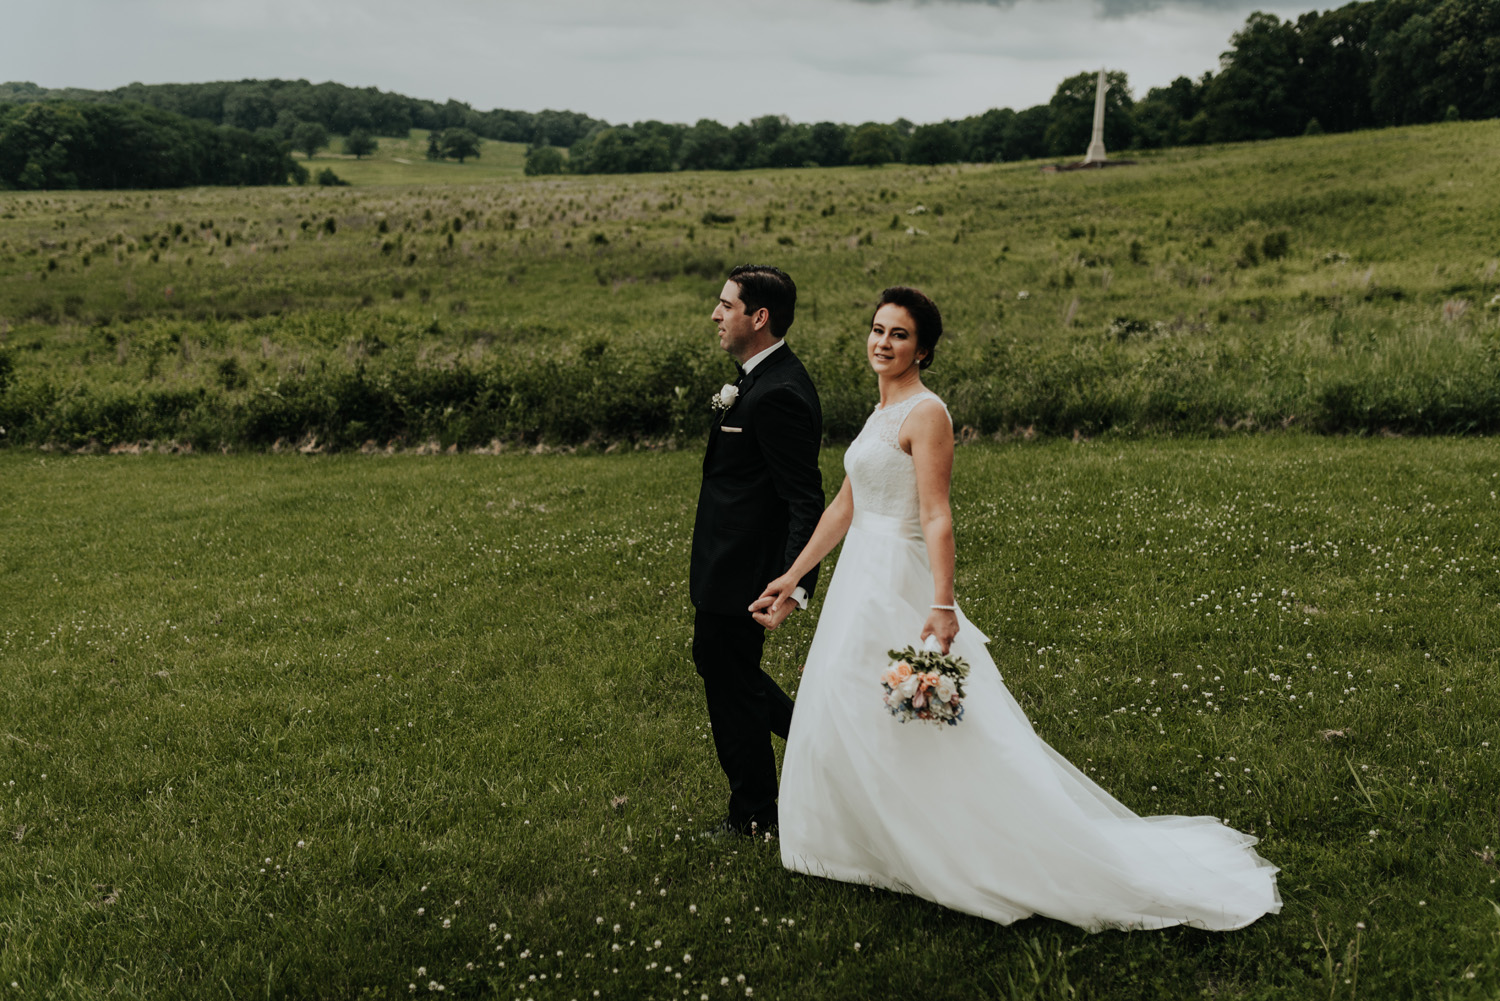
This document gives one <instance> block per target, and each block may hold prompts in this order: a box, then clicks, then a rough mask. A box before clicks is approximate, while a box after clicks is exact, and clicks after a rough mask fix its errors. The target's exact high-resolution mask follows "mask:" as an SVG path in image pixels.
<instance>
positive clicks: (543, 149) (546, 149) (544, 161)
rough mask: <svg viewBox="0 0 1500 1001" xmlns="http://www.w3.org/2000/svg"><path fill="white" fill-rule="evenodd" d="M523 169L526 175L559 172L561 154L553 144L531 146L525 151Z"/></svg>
mask: <svg viewBox="0 0 1500 1001" xmlns="http://www.w3.org/2000/svg"><path fill="white" fill-rule="evenodd" d="M523 169H524V170H525V173H526V176H527V177H535V176H537V175H538V174H561V173H562V169H563V155H562V153H561V152H559V151H558V149H557V147H555V146H533V147H532V148H531V149H529V150H527V152H526V166H525V167H524V168H523Z"/></svg>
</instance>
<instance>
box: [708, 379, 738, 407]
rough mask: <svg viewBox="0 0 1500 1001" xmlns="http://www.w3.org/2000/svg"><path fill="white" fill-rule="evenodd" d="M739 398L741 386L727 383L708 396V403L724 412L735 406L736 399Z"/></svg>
mask: <svg viewBox="0 0 1500 1001" xmlns="http://www.w3.org/2000/svg"><path fill="white" fill-rule="evenodd" d="M739 398H740V387H738V386H735V385H726V386H725V387H724V388H723V389H721V390H719V391H718V392H717V393H715V394H714V395H712V396H710V397H709V398H708V405H709V406H711V407H713V408H714V409H715V410H716V411H718V412H719V413H721V414H722V413H723V412H724V411H726V410H728V409H729V408H730V407H732V406H734V401H735V400H738V399H739Z"/></svg>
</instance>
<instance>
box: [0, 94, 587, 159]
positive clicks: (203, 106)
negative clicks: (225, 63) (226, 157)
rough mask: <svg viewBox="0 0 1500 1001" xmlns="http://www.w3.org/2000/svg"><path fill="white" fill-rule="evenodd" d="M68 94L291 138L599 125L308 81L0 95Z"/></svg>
mask: <svg viewBox="0 0 1500 1001" xmlns="http://www.w3.org/2000/svg"><path fill="white" fill-rule="evenodd" d="M57 99H62V100H68V101H76V102H86V103H106V104H108V103H132V104H142V105H145V106H147V107H152V108H160V109H161V110H163V111H171V112H175V113H176V114H179V115H185V116H186V117H188V118H199V119H203V120H204V121H208V122H212V123H213V124H215V125H228V126H232V127H234V128H238V129H244V130H245V131H247V132H255V131H258V130H262V129H269V130H273V131H275V132H276V133H277V134H279V135H281V136H282V137H283V138H287V139H290V138H291V136H292V134H293V133H294V132H295V131H296V130H297V128H298V126H300V125H304V124H316V125H320V126H322V127H323V128H324V129H325V130H327V131H328V132H331V133H334V134H336V135H348V134H350V133H352V132H356V131H363V132H367V133H370V134H373V135H382V136H405V135H407V134H408V133H410V131H411V130H412V129H414V128H415V129H428V130H430V131H434V132H441V131H443V130H446V129H468V130H469V131H471V132H473V133H474V134H475V135H478V136H482V137H483V138H486V139H494V140H498V141H500V142H520V143H530V144H533V145H551V146H571V145H572V144H573V143H575V142H577V141H578V139H579V138H580V137H581V136H582V135H584V133H586V132H587V131H588V130H589V129H590V128H592V127H594V126H596V125H603V124H604V123H603V122H599V121H597V120H595V119H593V118H590V117H589V116H588V115H584V114H579V113H578V112H574V111H540V112H535V113H533V112H529V111H508V110H505V109H503V108H497V109H495V110H493V111H475V110H474V109H473V108H471V107H470V106H469V105H468V104H465V103H464V102H462V101H453V100H449V101H446V102H444V103H442V104H439V103H437V102H435V101H426V100H420V99H418V98H413V97H405V96H403V95H401V94H393V93H388V92H386V91H382V90H378V89H376V88H374V87H346V86H344V85H343V84H338V83H318V84H313V83H308V82H307V81H306V80H240V81H233V82H231V81H220V82H216V83H163V84H149V85H148V84H141V83H132V84H129V85H128V86H125V87H118V88H116V89H114V90H82V89H79V88H67V89H61V90H49V89H47V88H45V87H38V86H37V85H36V84H32V83H7V84H0V101H44V100H57Z"/></svg>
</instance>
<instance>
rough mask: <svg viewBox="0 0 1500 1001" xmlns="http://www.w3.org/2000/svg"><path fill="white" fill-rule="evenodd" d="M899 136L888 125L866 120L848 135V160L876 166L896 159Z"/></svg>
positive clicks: (859, 164)
mask: <svg viewBox="0 0 1500 1001" xmlns="http://www.w3.org/2000/svg"><path fill="white" fill-rule="evenodd" d="M900 144H901V137H900V136H899V135H897V134H896V130H895V129H894V128H892V127H891V126H889V125H881V124H880V123H879V122H866V123H865V124H863V125H861V126H860V127H859V128H857V129H855V130H854V132H853V133H852V134H851V135H850V136H849V162H850V163H852V164H854V165H856V166H860V167H878V166H879V165H880V164H882V163H890V162H891V161H892V160H894V159H896V151H897V150H898V149H899V148H900Z"/></svg>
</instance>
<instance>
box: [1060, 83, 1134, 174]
mask: <svg viewBox="0 0 1500 1001" xmlns="http://www.w3.org/2000/svg"><path fill="white" fill-rule="evenodd" d="M1104 82H1105V83H1106V84H1108V85H1109V90H1108V91H1107V92H1106V93H1105V95H1104V148H1105V149H1106V150H1111V149H1114V150H1121V149H1129V148H1130V147H1131V146H1132V145H1134V141H1135V102H1134V101H1132V100H1131V99H1130V83H1129V81H1128V80H1127V79H1126V77H1125V74H1124V73H1122V72H1120V71H1118V70H1112V71H1110V72H1107V73H1105V74H1104ZM1098 83H1099V74H1098V73H1097V72H1096V73H1079V74H1077V75H1076V76H1070V77H1068V78H1067V79H1066V80H1064V81H1063V82H1062V83H1060V84H1058V85H1057V92H1056V93H1055V94H1053V95H1052V100H1051V101H1050V102H1049V103H1048V107H1050V108H1051V109H1052V121H1051V123H1050V124H1049V125H1048V126H1047V134H1046V135H1047V152H1048V153H1050V154H1051V155H1052V156H1075V157H1080V158H1081V157H1082V156H1083V154H1084V151H1085V150H1087V149H1088V146H1089V140H1090V138H1091V137H1092V135H1093V132H1094V97H1095V93H1096V91H1097V88H1098Z"/></svg>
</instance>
